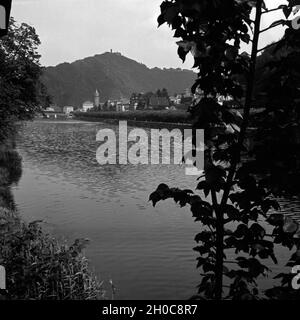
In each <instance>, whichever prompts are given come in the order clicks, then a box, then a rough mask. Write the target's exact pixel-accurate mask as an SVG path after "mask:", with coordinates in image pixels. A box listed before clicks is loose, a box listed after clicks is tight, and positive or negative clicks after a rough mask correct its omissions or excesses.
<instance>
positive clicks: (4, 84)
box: [0, 18, 49, 137]
mask: <svg viewBox="0 0 300 320" xmlns="http://www.w3.org/2000/svg"><path fill="white" fill-rule="evenodd" d="M39 45H40V40H39V37H38V35H37V34H36V32H35V29H34V28H33V27H31V26H29V25H28V24H26V23H22V24H20V25H19V24H17V23H16V21H15V20H14V19H13V18H11V20H10V24H9V29H8V34H7V36H4V37H3V38H1V40H0V123H1V126H0V128H1V129H0V131H1V132H0V136H2V137H4V136H5V135H6V134H7V131H8V128H9V127H11V125H12V124H13V123H14V121H15V120H23V119H31V118H32V117H33V116H34V114H35V113H36V112H37V111H40V104H41V101H42V100H43V99H44V101H45V100H46V101H48V100H49V99H48V98H47V94H46V90H45V87H44V86H43V84H42V83H41V82H40V75H41V66H40V63H39V59H40V55H39V54H38V52H37V49H38V46H39Z"/></svg>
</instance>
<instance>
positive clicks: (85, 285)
mask: <svg viewBox="0 0 300 320" xmlns="http://www.w3.org/2000/svg"><path fill="white" fill-rule="evenodd" d="M87 243H88V240H87V239H77V240H76V241H75V242H74V244H73V245H72V246H68V245H65V244H60V243H58V241H57V240H55V239H54V238H53V237H51V236H49V235H47V234H45V233H44V231H43V230H42V227H41V224H40V221H34V222H31V223H29V224H26V223H24V222H22V221H21V219H20V218H19V216H18V214H17V213H16V212H14V211H11V210H7V209H4V208H0V264H1V265H3V266H4V267H5V268H6V276H7V292H8V297H9V299H17V300H42V299H43V300H91V299H93V300H94V299H104V290H103V288H102V283H100V282H99V281H98V280H97V278H96V276H95V275H94V274H93V273H92V272H91V271H90V270H89V263H88V260H87V259H86V258H85V256H84V254H83V252H82V250H83V249H84V247H85V246H86V244H87Z"/></svg>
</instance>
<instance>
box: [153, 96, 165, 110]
mask: <svg viewBox="0 0 300 320" xmlns="http://www.w3.org/2000/svg"><path fill="white" fill-rule="evenodd" d="M169 106H170V103H169V100H168V98H166V97H157V96H152V97H150V99H149V106H148V108H149V109H152V110H164V109H168V108H169Z"/></svg>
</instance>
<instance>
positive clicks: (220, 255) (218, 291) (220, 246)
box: [213, 0, 263, 300]
mask: <svg viewBox="0 0 300 320" xmlns="http://www.w3.org/2000/svg"><path fill="white" fill-rule="evenodd" d="M262 3H263V0H257V3H256V17H255V25H254V36H253V44H252V51H251V60H250V68H249V73H248V78H247V92H246V101H245V106H244V120H243V124H242V126H241V132H240V135H239V140H238V148H237V153H236V154H235V156H234V159H233V163H232V166H231V169H230V171H229V174H228V178H227V184H226V187H225V190H224V193H223V197H222V201H221V204H220V206H218V204H216V198H215V199H214V200H213V203H214V207H215V212H216V217H217V223H216V249H217V252H216V283H215V299H216V300H221V299H222V294H223V265H224V209H223V208H224V206H225V205H226V203H227V201H228V197H229V194H230V189H231V186H232V182H233V178H234V175H235V172H236V168H237V165H238V163H239V162H240V154H241V149H242V146H243V142H244V140H245V136H246V130H247V127H248V123H249V116H250V109H251V104H252V97H253V89H254V83H255V71H256V59H257V54H258V41H259V35H260V22H261V15H262ZM214 197H215V196H214V195H213V198H214ZM215 204H216V205H215Z"/></svg>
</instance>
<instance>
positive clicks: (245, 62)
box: [150, 0, 300, 300]
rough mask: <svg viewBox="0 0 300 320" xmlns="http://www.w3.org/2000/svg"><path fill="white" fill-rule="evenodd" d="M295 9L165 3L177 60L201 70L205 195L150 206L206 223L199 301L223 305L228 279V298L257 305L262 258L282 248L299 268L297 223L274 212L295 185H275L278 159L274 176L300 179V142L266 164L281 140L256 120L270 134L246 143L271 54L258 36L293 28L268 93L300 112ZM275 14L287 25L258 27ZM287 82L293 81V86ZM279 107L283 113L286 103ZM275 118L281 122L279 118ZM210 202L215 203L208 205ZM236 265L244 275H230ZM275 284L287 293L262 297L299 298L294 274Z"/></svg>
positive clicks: (237, 1) (198, 112)
mask: <svg viewBox="0 0 300 320" xmlns="http://www.w3.org/2000/svg"><path fill="white" fill-rule="evenodd" d="M297 5H300V0H288V1H287V2H285V3H283V4H282V5H280V6H279V7H277V8H272V9H268V8H267V7H266V5H265V3H264V1H263V0H255V1H252V0H222V1H221V0H216V1H211V0H188V1H186V0H166V1H164V2H163V3H162V4H161V14H160V16H159V17H158V23H159V25H161V24H164V23H167V24H168V25H169V26H171V27H172V29H174V30H175V34H174V37H177V38H181V40H180V41H178V42H177V44H178V55H179V56H180V58H181V59H182V60H183V61H184V60H185V58H186V56H187V54H188V53H192V55H193V57H194V62H195V63H194V67H195V68H197V69H198V70H199V73H198V78H197V80H196V82H195V84H194V85H193V87H192V91H193V92H195V91H196V90H198V89H201V90H202V91H203V93H204V97H203V98H202V99H201V100H200V101H199V102H198V103H197V104H196V105H194V106H193V107H191V109H190V112H191V114H192V116H193V119H194V127H195V128H202V129H205V144H206V152H205V170H204V174H203V175H202V176H201V177H200V178H199V179H200V182H199V183H198V186H197V189H199V190H200V191H201V192H203V193H202V194H201V196H200V195H199V194H195V193H194V192H192V191H191V190H180V189H178V188H169V187H168V186H166V185H160V186H159V187H158V188H157V190H156V191H155V192H153V193H152V194H151V195H150V200H152V201H153V205H155V204H156V203H157V202H158V201H160V200H164V199H167V198H173V199H174V200H175V201H176V202H178V203H180V205H181V206H186V205H190V209H191V212H192V214H193V216H194V217H195V219H196V221H199V222H201V223H202V231H201V232H200V233H199V234H197V235H196V238H195V240H196V241H197V243H198V246H197V247H196V248H195V251H197V252H199V254H200V257H199V258H198V265H197V267H198V268H201V269H202V271H203V272H202V280H201V283H200V284H199V296H200V295H201V297H205V298H214V299H217V300H220V299H222V298H224V276H226V277H227V278H228V279H229V280H231V283H230V286H229V289H228V290H227V298H232V299H257V298H258V297H259V293H258V290H257V288H256V279H257V278H258V277H259V276H261V275H265V274H266V272H267V271H268V268H267V267H266V266H265V265H264V264H263V261H265V260H267V259H271V260H273V262H274V263H277V259H276V257H275V254H274V246H275V245H282V246H286V247H288V248H289V249H290V250H293V249H295V250H296V252H295V253H294V254H293V256H292V258H291V260H290V262H289V266H291V267H292V266H295V265H297V264H299V263H300V243H299V235H300V234H299V225H298V223H296V222H295V221H293V220H292V219H291V218H286V217H283V215H280V214H277V215H269V214H268V213H270V212H269V211H270V210H271V209H272V210H279V204H278V202H277V201H276V196H277V195H278V194H279V193H280V192H281V193H292V192H293V191H296V190H297V188H294V189H293V188H287V186H288V183H286V184H281V185H280V184H278V183H276V182H278V181H277V180H276V179H275V178H277V176H278V174H277V175H274V172H275V171H274V169H275V168H274V167H276V166H274V165H273V164H274V163H273V162H272V161H274V159H275V158H273V159H272V158H271V157H272V156H273V157H275V156H277V158H276V159H278V158H280V163H279V164H278V163H276V165H277V169H278V167H281V170H282V171H283V172H285V173H288V172H289V174H291V173H292V172H291V171H293V170H292V168H291V164H293V165H295V166H293V169H295V170H294V171H295V172H296V173H298V175H299V161H298V162H297V156H296V154H298V155H299V146H300V142H299V141H298V144H297V141H293V143H291V144H289V145H290V146H292V147H293V148H294V152H293V154H292V156H290V155H285V154H282V152H280V150H278V148H277V153H276V154H274V152H275V151H274V148H273V149H272V151H273V154H271V155H269V156H268V157H267V158H264V156H265V155H266V152H264V150H268V151H269V150H270V148H269V149H267V148H266V146H270V142H272V146H273V147H274V146H276V141H277V140H276V139H277V136H278V135H276V137H275V136H274V135H273V131H274V130H270V128H273V129H274V128H275V127H274V126H273V125H271V126H269V125H268V123H266V122H265V121H261V122H258V123H257V125H259V126H260V127H259V128H258V130H257V132H258V133H260V134H261V132H263V135H264V139H262V138H258V139H259V142H260V143H261V145H260V144H259V143H257V142H256V144H255V147H254V148H251V147H248V146H246V145H245V140H246V138H248V137H249V130H248V125H249V121H250V110H251V106H252V103H253V96H254V87H255V81H256V77H257V73H256V69H257V57H258V55H259V53H260V52H261V51H263V50H265V49H267V48H268V47H266V48H259V47H258V44H259V39H260V36H261V34H262V33H264V32H265V31H267V30H270V29H271V28H274V27H276V26H278V25H283V26H286V27H287V28H286V31H285V35H284V37H283V39H282V40H280V41H279V42H278V43H277V44H273V47H274V50H275V51H276V50H278V49H280V48H282V47H285V48H287V50H288V52H290V54H289V55H288V56H284V57H282V56H281V57H280V56H279V57H278V61H277V62H276V63H277V70H276V72H275V74H276V73H280V75H281V76H280V81H276V82H274V87H273V88H270V92H272V93H273V94H276V92H275V91H276V90H278V86H279V88H280V90H282V91H281V92H284V94H287V93H289V97H287V99H288V103H287V105H289V106H291V107H292V106H293V109H295V108H294V107H295V105H296V98H297V94H298V91H297V90H295V88H294V87H293V84H292V82H291V79H292V78H291V77H290V75H291V73H290V74H287V70H288V69H287V68H286V67H285V66H287V65H286V64H287V63H288V64H289V65H291V64H292V61H295V60H293V59H295V52H299V50H300V43H299V39H300V37H299V35H300V34H299V32H300V31H299V29H298V28H295V23H294V20H289V19H288V18H289V17H290V15H291V13H292V11H293V9H295V8H296V6H297ZM273 11H282V12H283V14H284V16H285V19H281V20H279V21H274V22H273V23H272V24H271V25H270V27H268V28H266V29H261V26H260V24H261V18H262V16H263V15H265V14H268V13H270V12H273ZM252 13H254V20H252ZM242 43H246V44H249V43H251V45H252V49H251V54H250V55H248V54H242V53H240V48H241V44H242ZM287 78H289V81H286V80H287ZM242 79H245V81H246V84H244V82H243V81H242ZM288 88H289V89H288ZM286 90H287V91H286ZM218 95H222V96H225V97H226V96H232V97H234V99H235V100H237V101H239V102H240V103H244V108H243V116H241V114H239V113H238V112H237V111H235V110H231V109H229V108H228V107H227V106H226V105H223V106H222V105H220V104H219V103H218V102H217V99H216V98H217V96H218ZM270 101H271V100H270ZM280 105H281V107H283V106H285V104H284V101H283V102H282V103H281V104H280ZM277 106H278V105H277ZM270 111H273V112H274V111H275V113H276V112H277V111H278V109H276V104H274V105H273V107H272V108H269V109H268V110H267V112H268V113H269V112H270ZM298 111H299V109H298ZM274 117H275V118H276V119H277V122H278V116H277V117H276V115H275V116H274ZM290 119H291V118H290ZM293 123H295V120H293ZM293 128H294V129H295V126H294V127H293ZM281 129H282V130H284V129H285V127H282V128H281ZM295 130H296V131H297V129H295ZM295 130H294V131H295ZM281 132H282V131H281ZM298 134H299V133H298ZM266 137H268V139H267V140H268V143H266ZM285 137H287V134H286V135H285ZM250 148H251V149H250ZM247 154H248V156H249V155H250V154H251V155H252V158H251V159H254V160H251V161H247V159H249V158H247V157H242V156H244V155H247ZM279 156H280V157H279ZM298 159H299V157H298ZM266 160H267V161H266ZM262 173H263V175H261V174H262ZM280 176H281V178H282V175H280ZM274 180H276V181H274ZM286 181H287V182H288V181H289V179H286ZM274 186H276V188H275V187H274ZM278 188H279V191H280V192H278ZM298 191H299V189H298ZM208 196H210V199H211V202H208V201H205V200H203V197H204V198H206V197H208ZM267 224H270V225H271V227H272V229H273V233H271V234H267V232H266V230H265V228H266V225H267ZM232 249H235V254H236V256H235V259H234V260H232V261H229V260H228V259H227V255H228V252H229V250H232ZM241 253H243V255H241ZM232 263H233V264H235V265H236V266H237V268H232V269H231V270H230V266H232ZM278 277H279V278H281V279H282V284H283V288H281V289H282V290H281V293H280V294H279V293H278V292H280V290H279V289H278V288H276V290H277V291H276V290H275V291H272V290H269V291H266V292H264V294H266V295H267V296H272V297H274V295H277V296H281V297H282V296H284V294H285V297H287V295H288V294H290V296H295V295H297V294H298V295H299V293H297V292H296V291H295V290H294V291H292V293H291V291H289V289H290V288H291V281H289V279H290V278H289V277H290V275H285V274H281V275H279V276H278ZM253 287H254V288H253ZM283 291H284V292H283ZM298 298H299V297H298Z"/></svg>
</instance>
